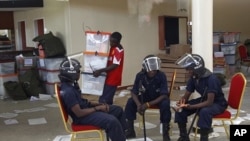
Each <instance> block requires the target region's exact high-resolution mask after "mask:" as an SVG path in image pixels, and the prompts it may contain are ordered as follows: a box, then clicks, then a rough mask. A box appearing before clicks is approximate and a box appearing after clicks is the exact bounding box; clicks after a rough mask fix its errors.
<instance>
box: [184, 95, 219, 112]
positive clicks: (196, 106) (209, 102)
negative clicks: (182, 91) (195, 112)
mask: <svg viewBox="0 0 250 141" xmlns="http://www.w3.org/2000/svg"><path fill="white" fill-rule="evenodd" d="M214 96H215V94H214V93H208V94H207V99H206V100H205V101H203V102H201V103H198V104H194V105H188V106H187V108H188V109H199V108H202V107H207V106H210V105H212V104H213V102H214Z"/></svg>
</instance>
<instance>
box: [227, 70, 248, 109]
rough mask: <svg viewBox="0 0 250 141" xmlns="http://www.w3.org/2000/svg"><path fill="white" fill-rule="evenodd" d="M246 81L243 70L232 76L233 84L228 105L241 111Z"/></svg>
mask: <svg viewBox="0 0 250 141" xmlns="http://www.w3.org/2000/svg"><path fill="white" fill-rule="evenodd" d="M246 83H247V81H246V78H245V76H244V75H243V74H242V73H241V72H238V73H236V74H234V75H233V76H232V78H231V84H230V89H229V94H228V105H229V106H230V107H231V108H233V109H238V111H237V112H239V110H240V108H241V103H242V99H243V96H244V93H245V88H246ZM237 114H238V113H237Z"/></svg>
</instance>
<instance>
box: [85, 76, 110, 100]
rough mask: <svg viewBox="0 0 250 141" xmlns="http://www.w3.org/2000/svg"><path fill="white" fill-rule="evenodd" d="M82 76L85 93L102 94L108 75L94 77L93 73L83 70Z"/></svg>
mask: <svg viewBox="0 0 250 141" xmlns="http://www.w3.org/2000/svg"><path fill="white" fill-rule="evenodd" d="M81 77H82V87H81V90H82V93H83V94H92V95H99V96H100V95H102V91H103V87H104V83H105V79H106V75H104V74H102V75H100V76H99V77H94V76H93V74H92V73H87V72H82V73H81Z"/></svg>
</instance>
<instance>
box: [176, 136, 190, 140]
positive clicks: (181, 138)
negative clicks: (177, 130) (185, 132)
mask: <svg viewBox="0 0 250 141" xmlns="http://www.w3.org/2000/svg"><path fill="white" fill-rule="evenodd" d="M177 141H190V139H189V137H186V138H184V137H179V138H178V140H177Z"/></svg>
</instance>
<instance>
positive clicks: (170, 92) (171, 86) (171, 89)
mask: <svg viewBox="0 0 250 141" xmlns="http://www.w3.org/2000/svg"><path fill="white" fill-rule="evenodd" d="M175 78H176V69H175V70H174V72H173V75H172V80H171V83H170V87H169V97H171V95H172V92H173V89H174V83H175Z"/></svg>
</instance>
